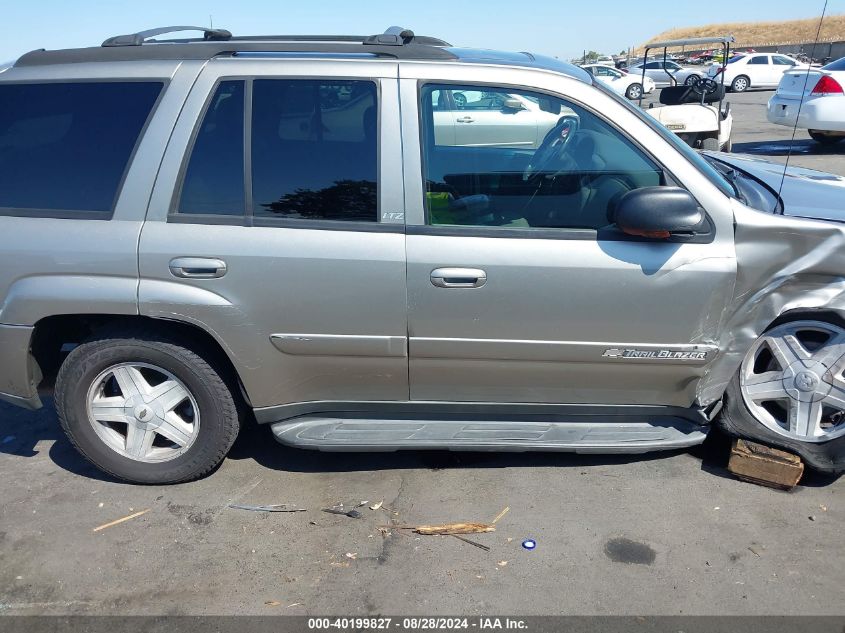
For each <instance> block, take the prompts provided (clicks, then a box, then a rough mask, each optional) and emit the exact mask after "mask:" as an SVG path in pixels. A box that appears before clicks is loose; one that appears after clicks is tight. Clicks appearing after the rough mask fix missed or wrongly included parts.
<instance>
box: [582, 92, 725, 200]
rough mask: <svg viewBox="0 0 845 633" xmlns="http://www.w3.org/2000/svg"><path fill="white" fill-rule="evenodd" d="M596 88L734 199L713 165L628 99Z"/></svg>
mask: <svg viewBox="0 0 845 633" xmlns="http://www.w3.org/2000/svg"><path fill="white" fill-rule="evenodd" d="M593 85H594V86H595V87H596V88H598V89H599V90H601V91H602V92H604V93H605V94H606V95H608V96H610V97H611V98H613V99H614V100H615V101H617V102H618V103H620V104H622V105H623V106H625V107H626V108H627V109H628V110H630V111H631V112H633V113H634V114H636V115H637V116H638V117H639V118H640V119H641V120H642V121H644V122H645V123H646V125H648V126H649V127H650V128H651V129H653V130H654V131H655V132H657V133H658V134H660V136H662V137H663V138H664V139H666V140H667V141H668V142H669V143H671V144H672V145H673V146H674V147H675V149H677V150H678V151H679V152H681V154H683V155H684V156H685V157H686V158H687V160H689V161H690V162H691V163H692V164H693V165H695V166H696V167H697V168H698V170H699V171H700V172H701V173H702V174H704V176H706V177H707V179H708V180H709V181H710V182H712V183H713V184H714V185H716V186H717V187H718V188H719V190H720V191H721V192H722V193H724V194H725V195H726V196H731V197H736V196H737V191H736V189H735V188H734V186H733V185H732V184H731V183H730V181H728V180H727V179H726V178H725V177H724V176H723V175H722V174H721V173H719V172H718V171H717V170H716V169H715V168H714V167H713V165H711V164H710V163H709V162H707V161H706V160H704V158H703V157H702V156H701V154H699V153H698V152H697V151H695V150H694V149H693V148H691V147H690V146H689V145H687V144H686V143H684V142H683V141H682V140H681V139H680V138H678V136H677V135H676V134H673V133H672V132H670V131H669V130H668V129H666V128H665V127H664V126H662V125H661V124H660V123H658V122H657V121H655V120H654V119H653V118H652V117H650V116H649V115H648V114H646V113H645V112H643V111H642V110H641V109H640V108H638V107H637V106H635V105H634V104H632V103H631V102H630V101H628V99H626V98H625V97H623V96H621V95H618V94H616V93H615V92H613V91H612V90H611V89H610V88H608V87H606V86H604V85H602V83H601V82H596V83H594V84H593Z"/></svg>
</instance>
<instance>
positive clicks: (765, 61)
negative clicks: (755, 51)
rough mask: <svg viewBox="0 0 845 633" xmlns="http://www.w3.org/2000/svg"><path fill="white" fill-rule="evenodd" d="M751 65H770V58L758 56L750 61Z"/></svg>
mask: <svg viewBox="0 0 845 633" xmlns="http://www.w3.org/2000/svg"><path fill="white" fill-rule="evenodd" d="M748 63H749V64H768V63H769V58H768V56H767V55H757V56H756V57H752V58H751V59H749V60H748Z"/></svg>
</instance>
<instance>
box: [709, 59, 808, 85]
mask: <svg viewBox="0 0 845 633" xmlns="http://www.w3.org/2000/svg"><path fill="white" fill-rule="evenodd" d="M802 68H803V69H805V70H806V68H807V64H804V63H802V62H799V61H798V60H797V59H793V58H792V57H788V56H787V55H781V54H779V53H750V54H749V53H742V54H739V55H734V56H733V57H731V58H730V59H729V60H728V63H727V64H726V65H724V66H719V65H718V64H716V65H714V66H709V67H708V68H707V75H708V76H709V77H710V78H711V79H715V80H716V81H722V78H721V77H720V74H721V73H725V87H727V88H728V89H729V90H731V91H732V92H744V91H745V90H748V89H749V88H774V87H776V86H777V85H778V83H779V82H780V79H781V77H783V73H785V72H786V71H788V70H799V69H802Z"/></svg>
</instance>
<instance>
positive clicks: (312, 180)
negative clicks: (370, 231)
mask: <svg viewBox="0 0 845 633" xmlns="http://www.w3.org/2000/svg"><path fill="white" fill-rule="evenodd" d="M427 98H428V99H429V109H431V105H432V104H433V103H435V102H439V101H440V98H439V95H438V96H435V95H431V94H429V95H428V96H427ZM252 103H253V106H252V108H253V110H252V192H253V200H254V202H253V207H252V212H253V213H254V214H255V216H257V217H275V218H302V219H321V220H350V221H352V220H354V221H369V222H377V221H378V191H377V180H378V179H377V173H378V138H377V137H378V121H377V112H378V111H377V105H376V86H375V84H374V83H372V82H370V81H333V80H287V79H266V80H265V79H262V80H256V81H255V82H254V84H253V97H252Z"/></svg>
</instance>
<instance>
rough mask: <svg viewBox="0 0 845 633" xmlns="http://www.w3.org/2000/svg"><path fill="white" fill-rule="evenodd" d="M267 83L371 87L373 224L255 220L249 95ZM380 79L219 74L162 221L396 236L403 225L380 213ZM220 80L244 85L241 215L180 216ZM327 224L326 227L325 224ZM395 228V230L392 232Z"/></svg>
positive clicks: (198, 121)
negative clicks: (192, 162) (256, 85)
mask: <svg viewBox="0 0 845 633" xmlns="http://www.w3.org/2000/svg"><path fill="white" fill-rule="evenodd" d="M265 79H266V80H268V81H274V80H279V81H297V80H302V81H326V82H332V81H337V82H352V81H366V82H369V83H371V84H373V85H374V86H375V89H376V91H375V92H376V177H377V178H378V180H377V181H376V191H377V194H376V220H375V221H374V222H366V221H362V220H351V221H346V220H320V219H295V218H281V217H280V218H272V217H262V216H259V217H256V216H254V215H253V211H252V209H253V204H252V203H253V199H252V94H253V82H254V81H256V80H265ZM381 79H382V78H381V77H357V76H356V77H353V76H335V75H221V76H219V77H217V78H216V80H215V81H214V84H213V85H212V86H211V88H210V89H209V91H208V95H207V96H206V99H205V102H204V103H203V106H202V110H201V112H200V114H199V116H198V117H197V119H196V120H195V121H194V124H193V129H192V130H191V138H190V140H189V141H188V145H187V146H186V148H185V151H184V153H183V155H182V158H181V162H180V165H179V173H178V175H177V177H176V182H175V183H174V185H173V192H172V193H171V197H170V206H169V208H168V211H167V219H166V222H172V223H174V224H211V225H222V226H247V227H264V228H272V227H279V228H301V229H312V230H313V229H323V230H334V231H339V230H346V231H358V232H384V233H396V232H404V225H403V224H396V223H391V222H383V218H382V212H381V206H382V205H381V187H380V186H379V183H380V182H381V174H382V151H381V141H382V137H381V130H382V112H381V106H382V87H381ZM224 81H242V82H243V83H244V131H243V134H244V136H243V152H244V156H243V159H244V174H243V178H244V208H243V212H242V214H241V215H228V214H208V213H206V214H201V213H180V212H179V203H180V202H181V198H182V191H183V189H184V184H185V176H186V175H187V171H188V164H189V163H190V160H191V156H192V155H193V153H194V146H195V144H196V141H197V137H198V136H199V132H200V128H201V127H202V123H203V121H205V116H206V113H207V111H208V109H209V108H210V107H211V102H212V100H213V99H214V95H215V94H217V90H218V88H219V87H220V84H221V83H223V82H224ZM327 223H328V224H327ZM373 226H376V227H381V226H386V227H392V229H391V230H387V229H381V228H376V229H372V227H373ZM396 229H399V230H396Z"/></svg>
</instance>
